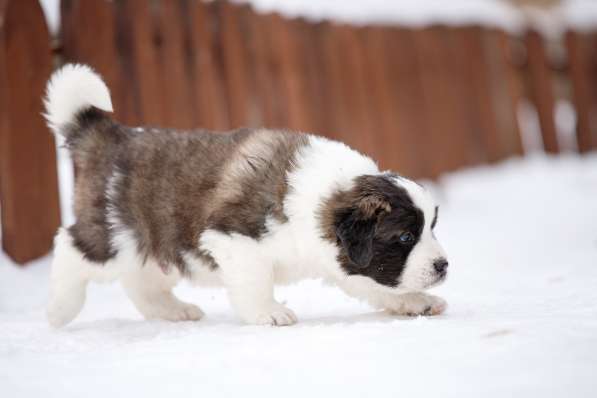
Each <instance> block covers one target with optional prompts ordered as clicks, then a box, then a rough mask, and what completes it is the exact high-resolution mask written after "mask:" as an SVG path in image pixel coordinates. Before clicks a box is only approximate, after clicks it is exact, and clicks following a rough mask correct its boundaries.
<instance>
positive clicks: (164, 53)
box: [151, 0, 197, 129]
mask: <svg viewBox="0 0 597 398" xmlns="http://www.w3.org/2000/svg"><path fill="white" fill-rule="evenodd" d="M151 11H152V19H153V26H154V41H153V42H154V45H155V52H156V60H157V68H158V76H157V78H158V81H159V83H160V95H161V97H162V101H161V103H162V106H163V117H164V119H163V123H164V125H165V126H168V127H175V128H179V129H191V128H193V127H196V125H197V122H196V120H195V112H194V109H195V107H196V105H195V93H194V90H193V89H192V88H193V86H192V84H189V82H190V81H191V76H192V75H191V73H192V72H191V70H190V53H189V52H188V51H187V50H188V46H187V48H185V39H186V32H185V24H184V22H185V20H186V16H187V13H186V11H187V1H185V0H161V1H159V2H154V5H153V7H152V8H151Z"/></svg>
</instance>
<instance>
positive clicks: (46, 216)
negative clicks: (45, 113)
mask: <svg viewBox="0 0 597 398" xmlns="http://www.w3.org/2000/svg"><path fill="white" fill-rule="evenodd" d="M51 70H52V56H51V46H50V37H49V34H48V30H47V27H46V23H45V20H44V16H43V13H42V10H41V8H40V6H39V4H38V2H37V1H36V0H0V87H2V89H0V204H1V206H2V247H3V249H4V251H5V252H6V253H7V254H8V255H9V256H10V257H11V258H12V259H14V260H15V261H16V262H17V263H20V264H22V263H25V262H27V261H29V260H33V259H35V258H37V257H40V256H42V255H44V254H46V253H47V252H48V251H49V250H50V248H51V246H52V238H53V236H54V234H55V232H56V229H57V228H58V226H59V224H60V213H59V205H58V184H57V172H56V154H55V148H54V141H53V138H52V136H51V134H50V132H49V131H48V129H47V127H46V125H45V122H44V120H43V117H42V115H41V113H42V100H41V98H42V95H43V92H44V88H45V84H46V81H47V79H48V77H49V75H50V73H51Z"/></svg>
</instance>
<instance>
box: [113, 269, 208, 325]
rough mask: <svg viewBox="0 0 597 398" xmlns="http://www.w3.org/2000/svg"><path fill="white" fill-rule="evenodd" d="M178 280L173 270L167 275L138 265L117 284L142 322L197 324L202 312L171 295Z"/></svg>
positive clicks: (159, 270)
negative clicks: (143, 319) (148, 320)
mask: <svg viewBox="0 0 597 398" xmlns="http://www.w3.org/2000/svg"><path fill="white" fill-rule="evenodd" d="M179 280H180V273H179V272H178V270H177V269H175V268H173V269H172V270H170V272H169V273H168V274H165V273H164V272H163V271H162V269H161V268H160V267H159V266H158V265H157V264H156V263H154V262H152V261H147V262H146V263H145V264H139V265H138V266H136V267H134V268H133V269H132V270H130V271H128V272H127V273H126V274H124V275H123V276H122V279H121V282H122V286H123V287H124V290H125V291H126V293H127V295H128V296H129V298H130V299H131V300H132V301H133V303H134V304H135V307H137V309H138V310H139V312H140V313H141V314H143V316H144V317H145V318H146V319H165V320H167V321H198V320H199V319H201V318H202V317H203V315H204V314H203V311H201V309H200V308H199V307H197V306H196V305H194V304H190V303H185V302H183V301H181V300H179V299H178V298H176V296H174V293H172V288H173V287H174V286H175V285H176V284H177V283H178V281H179Z"/></svg>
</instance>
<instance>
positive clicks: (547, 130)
mask: <svg viewBox="0 0 597 398" xmlns="http://www.w3.org/2000/svg"><path fill="white" fill-rule="evenodd" d="M525 44H526V48H527V54H528V68H529V80H530V94H531V101H532V102H533V104H534V105H535V107H536V109H537V115H538V116H539V124H540V126H541V135H542V137H543V147H544V149H545V151H546V152H549V153H557V152H558V139H557V134H556V126H555V117H554V114H555V100H554V93H553V81H552V75H551V70H550V65H549V59H548V57H547V53H546V50H545V46H544V44H543V38H542V37H541V35H540V34H539V33H538V32H536V31H529V32H527V33H526V35H525Z"/></svg>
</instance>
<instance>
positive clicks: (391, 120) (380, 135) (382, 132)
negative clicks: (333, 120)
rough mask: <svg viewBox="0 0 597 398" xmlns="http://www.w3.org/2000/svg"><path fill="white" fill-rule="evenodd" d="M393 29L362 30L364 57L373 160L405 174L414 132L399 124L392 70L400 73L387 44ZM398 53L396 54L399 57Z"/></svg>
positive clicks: (410, 165)
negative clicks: (373, 139)
mask: <svg viewBox="0 0 597 398" xmlns="http://www.w3.org/2000/svg"><path fill="white" fill-rule="evenodd" d="M395 31H396V30H395V29H390V28H385V27H380V26H372V27H369V28H366V29H365V31H364V32H363V33H364V35H365V37H364V40H365V42H366V44H365V51H366V55H365V58H366V59H367V60H368V61H367V63H366V67H367V69H368V70H367V75H368V76H369V84H370V85H369V89H368V94H369V98H368V107H369V108H370V109H371V115H372V123H373V126H372V127H373V131H372V132H371V134H375V137H376V141H377V148H378V151H379V153H378V154H377V157H376V160H377V161H378V162H379V164H380V166H381V167H382V168H384V169H386V168H387V169H393V170H396V171H399V172H400V173H403V174H405V175H411V176H412V175H414V174H416V163H417V162H416V155H415V151H416V148H414V147H413V144H414V143H415V140H411V139H410V138H414V137H415V133H414V132H412V133H411V132H408V131H406V129H405V128H401V127H402V126H401V123H402V121H403V120H402V117H408V116H407V115H404V114H403V113H401V109H400V104H399V101H398V98H397V97H398V96H397V94H398V91H399V90H401V89H402V88H401V87H396V86H395V83H394V79H395V76H394V75H395V74H397V73H398V74H400V73H403V71H401V70H399V69H398V70H397V69H396V68H395V67H396V65H394V64H393V62H392V61H394V60H393V59H392V58H393V57H394V56H395V54H393V51H394V50H395V48H393V49H390V48H389V47H388V44H389V43H390V41H392V42H393V43H392V44H393V45H394V46H396V44H397V43H396V42H395V41H394V39H395V37H394V32H395ZM402 56H403V54H400V55H399V57H402Z"/></svg>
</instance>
